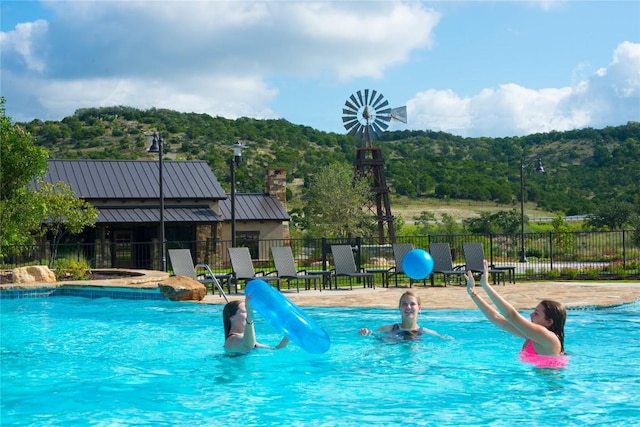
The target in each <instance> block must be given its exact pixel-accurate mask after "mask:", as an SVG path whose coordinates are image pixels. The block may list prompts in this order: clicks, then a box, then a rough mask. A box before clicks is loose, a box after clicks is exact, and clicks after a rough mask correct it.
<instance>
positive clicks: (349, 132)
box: [347, 123, 362, 136]
mask: <svg viewBox="0 0 640 427" xmlns="http://www.w3.org/2000/svg"><path fill="white" fill-rule="evenodd" d="M361 127H362V125H361V124H360V123H356V124H355V126H353V127H352V128H351V130H349V131H348V132H347V134H349V135H356V136H357V135H358V130H359V129H360V128H361Z"/></svg>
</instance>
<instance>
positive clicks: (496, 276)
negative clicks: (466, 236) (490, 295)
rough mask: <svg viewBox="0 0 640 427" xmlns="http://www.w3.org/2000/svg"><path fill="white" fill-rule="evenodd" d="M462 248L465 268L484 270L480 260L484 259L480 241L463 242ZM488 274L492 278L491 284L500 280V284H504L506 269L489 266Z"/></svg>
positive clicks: (473, 270)
mask: <svg viewBox="0 0 640 427" xmlns="http://www.w3.org/2000/svg"><path fill="white" fill-rule="evenodd" d="M462 248H463V250H464V264H465V267H464V268H465V269H466V270H470V271H472V272H473V273H482V272H484V266H483V264H482V261H483V260H484V259H485V257H484V249H483V247H482V243H478V242H471V243H464V244H463V245H462ZM489 274H491V277H492V278H493V284H494V285H495V284H496V283H498V284H499V283H500V282H501V281H502V285H503V286H504V285H505V276H506V274H507V270H505V269H499V268H493V267H492V266H489Z"/></svg>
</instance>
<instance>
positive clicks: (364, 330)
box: [358, 328, 373, 336]
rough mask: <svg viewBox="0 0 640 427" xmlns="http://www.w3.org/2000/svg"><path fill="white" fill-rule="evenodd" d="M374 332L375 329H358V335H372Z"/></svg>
mask: <svg viewBox="0 0 640 427" xmlns="http://www.w3.org/2000/svg"><path fill="white" fill-rule="evenodd" d="M372 333H373V331H372V330H370V329H367V328H360V330H359V331H358V335H362V336H365V335H371V334H372Z"/></svg>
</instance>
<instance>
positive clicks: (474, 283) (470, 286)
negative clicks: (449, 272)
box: [466, 270, 476, 297]
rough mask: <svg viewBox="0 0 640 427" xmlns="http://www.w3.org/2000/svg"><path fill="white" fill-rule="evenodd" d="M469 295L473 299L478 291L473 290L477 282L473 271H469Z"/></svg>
mask: <svg viewBox="0 0 640 427" xmlns="http://www.w3.org/2000/svg"><path fill="white" fill-rule="evenodd" d="M466 275H467V293H468V294H469V296H471V297H473V296H474V295H475V294H476V291H475V290H474V289H473V288H474V287H475V285H476V280H475V279H474V278H473V272H472V271H471V270H467V274H466Z"/></svg>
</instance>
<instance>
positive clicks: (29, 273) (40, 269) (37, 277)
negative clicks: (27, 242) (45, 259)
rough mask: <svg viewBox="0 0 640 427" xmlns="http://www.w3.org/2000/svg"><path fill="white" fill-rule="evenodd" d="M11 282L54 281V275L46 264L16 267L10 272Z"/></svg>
mask: <svg viewBox="0 0 640 427" xmlns="http://www.w3.org/2000/svg"><path fill="white" fill-rule="evenodd" d="M11 274H12V276H13V283H55V282H56V275H55V274H54V273H53V271H51V269H49V267H47V266H46V265H30V266H28V267H17V268H14V269H13V271H12V272H11Z"/></svg>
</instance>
